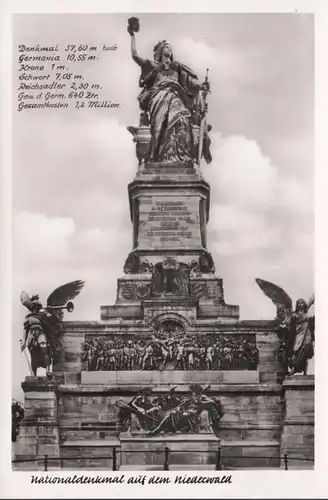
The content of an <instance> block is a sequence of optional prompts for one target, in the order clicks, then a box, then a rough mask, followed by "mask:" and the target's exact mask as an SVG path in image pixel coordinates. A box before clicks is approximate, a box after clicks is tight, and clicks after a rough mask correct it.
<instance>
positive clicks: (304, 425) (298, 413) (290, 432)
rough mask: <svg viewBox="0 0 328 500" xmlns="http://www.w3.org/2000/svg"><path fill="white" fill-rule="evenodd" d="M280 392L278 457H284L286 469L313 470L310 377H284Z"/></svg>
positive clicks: (311, 381)
mask: <svg viewBox="0 0 328 500" xmlns="http://www.w3.org/2000/svg"><path fill="white" fill-rule="evenodd" d="M283 389H284V398H285V400H284V401H285V416H284V421H283V428H282V435H281V447H280V450H281V456H283V455H284V453H287V454H288V467H289V468H292V469H313V467H314V462H312V461H311V460H309V459H311V458H314V376H313V375H306V376H305V375H294V376H292V377H288V378H287V379H286V380H285V381H284V383H283ZM293 458H294V459H293ZM282 467H283V464H282Z"/></svg>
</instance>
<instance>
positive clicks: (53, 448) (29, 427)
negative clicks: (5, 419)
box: [15, 377, 60, 470]
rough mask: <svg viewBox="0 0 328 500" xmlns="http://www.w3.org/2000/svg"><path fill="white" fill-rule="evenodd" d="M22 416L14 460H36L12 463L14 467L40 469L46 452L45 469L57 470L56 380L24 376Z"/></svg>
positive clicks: (58, 464) (58, 462) (58, 451)
mask: <svg viewBox="0 0 328 500" xmlns="http://www.w3.org/2000/svg"><path fill="white" fill-rule="evenodd" d="M22 389H23V391H24V393H25V403H24V408H25V411H24V419H23V421H22V423H21V425H20V429H19V435H18V442H17V454H16V457H15V459H16V460H18V459H22V460H24V459H25V460H26V459H29V458H31V459H32V458H34V459H36V460H37V459H39V460H38V461H36V462H25V463H19V464H16V465H15V469H17V470H24V469H29V470H44V457H45V455H48V459H49V461H48V465H49V469H50V468H51V470H53V469H60V460H56V461H52V460H51V458H54V457H60V448H59V428H58V420H57V383H56V381H52V380H48V379H47V378H46V377H26V378H25V381H24V382H23V383H22Z"/></svg>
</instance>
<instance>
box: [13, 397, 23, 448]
mask: <svg viewBox="0 0 328 500" xmlns="http://www.w3.org/2000/svg"><path fill="white" fill-rule="evenodd" d="M23 417H24V406H23V405H22V403H20V402H19V401H16V400H15V399H13V400H12V402H11V441H12V442H16V439H17V436H18V429H19V424H20V423H21V421H22V419H23Z"/></svg>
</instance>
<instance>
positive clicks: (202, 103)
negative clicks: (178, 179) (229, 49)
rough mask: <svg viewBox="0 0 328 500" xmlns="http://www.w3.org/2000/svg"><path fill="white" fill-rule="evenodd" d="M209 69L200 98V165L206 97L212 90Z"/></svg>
mask: <svg viewBox="0 0 328 500" xmlns="http://www.w3.org/2000/svg"><path fill="white" fill-rule="evenodd" d="M208 71H209V69H208V68H207V69H206V75H205V82H204V83H203V84H202V86H201V90H200V91H201V92H202V97H201V100H200V116H201V122H200V128H199V146H198V162H197V163H198V165H200V162H201V158H202V154H203V141H204V132H205V130H206V113H207V103H206V97H207V94H208V93H209V92H210V87H209V83H208Z"/></svg>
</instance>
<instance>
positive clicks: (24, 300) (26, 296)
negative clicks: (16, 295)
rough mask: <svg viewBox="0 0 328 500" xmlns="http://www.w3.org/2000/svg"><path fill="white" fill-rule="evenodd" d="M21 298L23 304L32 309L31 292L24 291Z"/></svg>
mask: <svg viewBox="0 0 328 500" xmlns="http://www.w3.org/2000/svg"><path fill="white" fill-rule="evenodd" d="M20 300H21V303H22V304H23V306H25V307H27V309H28V310H29V311H30V310H31V305H32V301H31V297H30V296H29V294H28V293H26V292H24V291H23V292H22V293H21V295H20Z"/></svg>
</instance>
